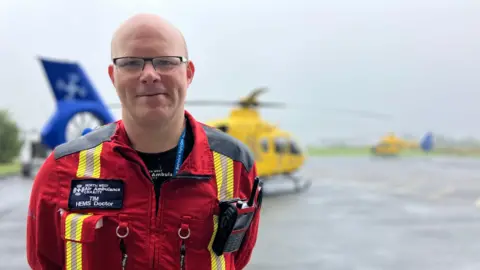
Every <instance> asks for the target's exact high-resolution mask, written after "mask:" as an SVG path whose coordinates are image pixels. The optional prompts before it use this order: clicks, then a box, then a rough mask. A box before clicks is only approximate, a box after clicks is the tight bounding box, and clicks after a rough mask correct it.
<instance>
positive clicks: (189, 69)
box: [187, 61, 195, 85]
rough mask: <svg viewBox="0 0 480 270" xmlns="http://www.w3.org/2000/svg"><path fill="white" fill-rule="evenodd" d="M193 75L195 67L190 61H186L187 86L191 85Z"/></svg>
mask: <svg viewBox="0 0 480 270" xmlns="http://www.w3.org/2000/svg"><path fill="white" fill-rule="evenodd" d="M194 75H195V65H194V64H193V62H192V61H188V64H187V82H188V85H190V84H191V83H192V80H193V76H194Z"/></svg>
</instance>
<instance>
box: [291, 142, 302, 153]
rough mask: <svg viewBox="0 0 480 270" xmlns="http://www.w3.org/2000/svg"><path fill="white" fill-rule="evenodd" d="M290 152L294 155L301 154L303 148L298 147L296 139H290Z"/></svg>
mask: <svg viewBox="0 0 480 270" xmlns="http://www.w3.org/2000/svg"><path fill="white" fill-rule="evenodd" d="M290 152H291V153H292V154H294V155H300V154H301V153H302V150H300V147H298V145H297V143H296V142H295V141H290Z"/></svg>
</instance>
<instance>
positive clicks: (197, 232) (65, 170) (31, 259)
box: [27, 111, 260, 270]
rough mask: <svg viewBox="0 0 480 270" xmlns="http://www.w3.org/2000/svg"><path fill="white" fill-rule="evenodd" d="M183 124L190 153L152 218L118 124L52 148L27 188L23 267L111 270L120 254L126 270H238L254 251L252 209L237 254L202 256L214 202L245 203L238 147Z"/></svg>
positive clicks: (141, 168) (244, 154) (144, 178)
mask: <svg viewBox="0 0 480 270" xmlns="http://www.w3.org/2000/svg"><path fill="white" fill-rule="evenodd" d="M185 116H186V118H187V120H188V121H189V124H190V126H191V127H192V130H193V134H194V145H193V149H192V151H191V153H190V154H189V155H188V157H187V158H186V160H185V161H184V162H183V163H182V165H181V167H180V170H179V172H178V174H177V176H175V177H174V178H172V179H171V180H169V181H167V182H165V183H164V184H163V185H162V188H161V192H160V197H159V202H158V203H159V205H158V211H157V212H156V211H155V209H156V206H157V202H156V200H155V192H154V185H153V184H152V182H151V178H150V174H149V173H148V170H147V168H146V166H145V164H144V163H143V161H142V160H141V159H140V157H139V156H138V155H137V153H136V151H135V150H134V149H132V148H131V146H130V143H129V139H128V136H127V134H126V132H125V129H124V126H123V122H122V121H121V120H119V121H117V122H114V123H111V124H107V125H104V126H102V127H100V128H98V129H96V130H94V131H92V132H90V133H89V134H87V135H85V136H83V137H81V138H78V139H75V140H73V141H70V142H67V143H65V144H62V145H60V146H58V147H56V148H55V150H54V151H53V153H52V154H51V155H50V156H49V157H48V158H47V160H46V161H45V163H44V164H43V166H42V167H41V168H40V170H39V172H38V174H37V176H36V178H35V180H34V183H33V188H32V193H31V197H30V206H29V213H28V220H27V258H28V263H29V265H30V267H31V268H32V269H34V270H40V269H42V270H55V269H68V270H70V269H83V270H97V269H98V270H109V269H114V270H120V269H122V260H123V258H124V257H123V255H124V254H127V256H128V257H127V260H126V268H124V269H127V270H134V269H135V270H141V269H183V270H207V269H208V270H217V269H218V270H232V269H237V270H238V269H243V268H244V267H245V266H246V265H247V263H248V262H249V260H250V258H251V254H252V250H253V248H254V246H255V243H256V239H257V231H258V225H259V216H260V202H259V204H258V205H257V210H256V211H255V212H254V216H253V218H252V220H251V223H250V226H249V227H247V228H246V229H245V230H246V233H245V236H244V239H243V242H242V245H241V247H240V249H239V250H237V251H235V252H231V253H224V254H223V255H221V256H217V255H216V254H215V253H213V251H212V248H211V246H212V242H213V237H214V236H215V231H216V230H217V228H218V213H219V201H220V200H228V199H232V198H240V199H248V198H249V197H250V193H251V191H252V187H253V182H254V179H255V177H256V167H255V162H254V160H253V157H252V155H251V153H250V152H249V150H248V149H247V148H246V146H245V145H243V144H242V143H240V142H239V141H238V140H236V139H234V138H233V137H231V136H228V135H227V134H225V133H223V132H221V131H219V130H216V129H214V128H212V127H208V126H206V125H204V124H202V123H200V122H197V121H196V120H195V119H194V118H193V117H192V116H191V115H190V114H189V113H188V112H187V111H185ZM222 181H223V182H222ZM125 235H126V237H125V238H120V237H123V236H125ZM179 236H182V237H183V238H184V239H182V238H180V237H179ZM187 236H188V237H187ZM121 239H123V241H121ZM120 244H123V245H124V248H125V249H123V250H122V249H121V247H120ZM181 250H182V251H183V253H181ZM181 261H182V264H183V266H182V267H183V268H181Z"/></svg>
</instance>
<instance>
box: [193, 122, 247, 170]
mask: <svg viewBox="0 0 480 270" xmlns="http://www.w3.org/2000/svg"><path fill="white" fill-rule="evenodd" d="M203 129H204V130H205V133H206V134H207V138H208V144H209V145H210V149H211V150H212V151H215V152H217V153H220V154H222V155H225V156H227V157H229V158H231V159H233V160H235V161H238V162H241V163H242V164H243V166H245V168H246V169H247V171H250V170H251V169H252V167H253V163H254V159H253V154H252V152H251V151H250V149H249V148H248V147H247V146H246V145H245V144H244V143H242V142H241V141H240V140H238V139H237V138H234V137H233V136H230V135H228V134H226V133H224V132H222V131H220V130H217V129H215V128H212V127H209V126H206V125H203Z"/></svg>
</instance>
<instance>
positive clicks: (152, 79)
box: [141, 62, 160, 84]
mask: <svg viewBox="0 0 480 270" xmlns="http://www.w3.org/2000/svg"><path fill="white" fill-rule="evenodd" d="M141 80H142V83H144V84H151V83H156V82H159V81H160V75H159V74H158V72H157V71H156V70H155V68H154V67H153V65H152V63H151V62H146V63H145V66H144V67H143V71H142V76H141Z"/></svg>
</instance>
